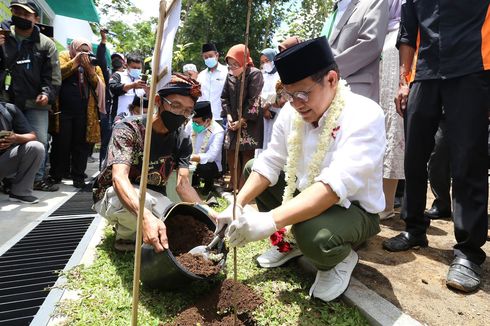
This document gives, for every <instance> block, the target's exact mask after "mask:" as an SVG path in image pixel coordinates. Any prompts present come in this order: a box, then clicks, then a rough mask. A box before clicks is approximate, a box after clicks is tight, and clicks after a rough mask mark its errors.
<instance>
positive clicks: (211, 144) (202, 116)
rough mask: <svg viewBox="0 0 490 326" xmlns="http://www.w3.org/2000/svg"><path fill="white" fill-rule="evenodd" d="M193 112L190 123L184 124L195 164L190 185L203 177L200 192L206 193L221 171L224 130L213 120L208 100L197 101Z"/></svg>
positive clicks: (197, 182) (197, 183)
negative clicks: (202, 186) (189, 137)
mask: <svg viewBox="0 0 490 326" xmlns="http://www.w3.org/2000/svg"><path fill="white" fill-rule="evenodd" d="M194 112H195V113H194V116H193V117H192V123H191V122H189V123H188V124H187V126H186V131H187V132H188V133H189V134H190V135H191V140H192V148H193V150H192V155H191V162H192V163H194V164H196V165H197V166H196V170H195V172H194V175H193V177H192V186H194V187H197V186H198V185H199V183H200V181H201V179H203V180H204V188H203V189H202V193H203V194H204V195H206V194H208V193H209V192H210V191H211V189H212V188H213V183H214V178H216V177H217V176H218V175H219V173H220V172H221V171H222V166H221V149H222V147H223V139H224V136H225V131H224V129H223V127H221V125H220V124H219V123H218V122H216V121H214V120H213V114H212V112H211V103H210V102H209V101H200V102H197V103H196V106H195V107H194Z"/></svg>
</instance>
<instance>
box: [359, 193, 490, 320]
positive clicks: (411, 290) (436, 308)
mask: <svg viewBox="0 0 490 326" xmlns="http://www.w3.org/2000/svg"><path fill="white" fill-rule="evenodd" d="M428 203H432V201H431V200H428ZM403 230H404V223H403V221H402V220H400V218H399V215H397V216H396V218H394V219H392V220H388V221H383V222H382V227H381V232H380V233H379V234H378V235H377V236H375V237H373V238H372V239H370V240H369V241H368V242H367V245H366V246H365V247H363V248H361V249H360V250H359V251H358V253H359V257H360V258H361V261H360V264H359V265H358V266H357V267H356V269H355V270H354V276H355V277H356V278H357V279H359V280H360V281H361V282H362V283H364V284H365V285H366V286H368V287H369V288H371V289H372V290H374V291H376V292H377V293H378V294H379V295H381V296H382V297H384V298H385V299H387V300H388V301H390V302H391V303H393V304H394V305H395V306H397V307H398V308H400V309H401V310H402V311H404V312H406V313H408V314H409V315H411V316H412V317H414V318H415V319H417V320H418V321H420V322H422V323H424V324H429V325H488V323H489V320H490V311H489V310H488V303H489V302H490V282H489V281H488V275H490V262H489V260H488V259H487V260H486V261H485V263H484V264H483V265H482V268H483V282H482V286H481V288H480V290H478V291H477V292H475V293H473V294H463V293H461V292H456V291H452V290H450V289H448V288H447V287H446V284H445V280H446V275H447V271H448V268H449V264H450V263H451V261H452V260H453V257H454V256H453V245H454V244H455V237H454V226H453V222H452V221H450V220H437V221H432V223H431V226H430V228H429V229H428V235H427V236H428V239H429V247H427V248H421V249H419V250H409V251H405V252H397V253H392V252H388V251H385V250H383V249H382V242H383V241H384V240H385V239H387V238H391V237H393V236H395V235H397V234H398V233H399V232H400V231H403ZM482 249H483V250H484V251H485V252H486V253H487V256H490V243H489V242H487V243H486V244H485V245H484V246H483V248H482Z"/></svg>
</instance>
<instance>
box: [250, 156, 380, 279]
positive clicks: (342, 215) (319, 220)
mask: <svg viewBox="0 0 490 326" xmlns="http://www.w3.org/2000/svg"><path fill="white" fill-rule="evenodd" d="M252 165H253V160H251V161H249V162H248V163H247V164H246V165H245V168H244V177H245V178H248V176H249V175H250V173H251V172H252ZM285 187H286V182H285V180H284V173H283V172H281V175H280V177H279V181H278V182H277V184H275V185H274V186H272V187H269V188H267V189H266V190H265V191H264V192H263V193H262V194H260V195H259V196H258V197H257V198H256V199H255V202H256V203H257V207H258V208H259V211H261V212H268V211H270V210H272V209H274V208H276V207H278V206H280V205H281V202H282V195H283V193H284V188H285ZM291 230H292V232H293V234H294V237H295V238H296V243H297V246H298V248H299V249H300V250H301V252H302V253H303V255H304V256H305V257H306V258H307V259H308V260H310V262H311V263H312V264H313V265H314V266H315V267H316V268H317V269H319V270H328V269H331V268H333V267H334V266H335V265H337V264H338V263H340V262H341V261H342V260H344V259H345V258H346V257H347V255H349V253H350V251H351V250H352V248H357V247H358V246H359V245H360V244H361V243H363V242H364V241H366V240H367V239H369V238H370V237H372V236H374V235H375V234H377V233H378V232H379V231H380V228H379V215H378V214H371V213H368V212H366V211H365V210H364V209H362V208H361V207H360V206H359V205H358V204H357V203H352V204H351V206H350V207H349V208H347V209H346V208H344V207H340V206H338V205H334V206H332V207H330V208H329V209H327V210H326V211H325V212H323V213H322V214H320V215H318V216H316V217H313V218H311V219H309V220H307V221H304V222H301V223H298V224H294V225H293V226H292V228H291Z"/></svg>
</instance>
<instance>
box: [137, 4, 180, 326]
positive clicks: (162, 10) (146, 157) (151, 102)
mask: <svg viewBox="0 0 490 326" xmlns="http://www.w3.org/2000/svg"><path fill="white" fill-rule="evenodd" d="M174 4H175V0H173V1H172V3H171V5H170V7H169V8H168V10H167V2H166V1H165V0H160V7H159V15H158V26H157V37H156V40H155V56H154V58H153V63H152V64H153V66H152V67H153V68H152V78H151V84H150V94H149V98H148V110H147V114H146V117H147V118H146V130H145V145H144V150H143V162H142V170H141V180H140V198H139V208H138V216H137V222H136V223H137V226H136V243H135V250H134V273H133V301H132V314H131V325H132V326H136V325H138V303H139V290H140V267H141V242H142V219H143V212H144V209H145V201H146V185H147V179H148V164H149V161H150V146H151V131H152V125H153V109H154V106H155V94H156V86H157V82H158V75H159V72H158V70H159V63H160V57H161V47H160V45H161V44H162V40H163V28H164V24H165V20H166V19H167V16H168V12H170V10H171V9H172V7H173V5H174Z"/></svg>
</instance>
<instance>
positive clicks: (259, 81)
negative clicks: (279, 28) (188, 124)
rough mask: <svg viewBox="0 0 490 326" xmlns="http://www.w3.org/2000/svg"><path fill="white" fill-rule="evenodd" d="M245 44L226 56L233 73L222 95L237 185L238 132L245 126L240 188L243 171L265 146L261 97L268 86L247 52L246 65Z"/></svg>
mask: <svg viewBox="0 0 490 326" xmlns="http://www.w3.org/2000/svg"><path fill="white" fill-rule="evenodd" d="M244 51H245V45H243V44H237V45H234V46H232V47H231V48H230V50H229V51H228V53H227V54H226V63H227V64H228V69H229V74H228V76H227V78H226V82H225V85H224V87H223V93H222V94H221V103H222V106H223V111H224V112H223V113H226V117H227V131H226V136H225V149H226V152H227V153H226V155H227V160H228V166H229V168H230V171H232V173H231V180H230V184H231V185H233V183H234V173H233V169H234V166H235V148H236V139H237V131H238V129H239V128H240V127H241V138H240V147H239V155H238V162H237V167H238V171H237V178H238V181H239V184H238V189H240V187H241V186H242V185H243V180H242V170H243V167H244V166H245V164H246V163H247V162H248V161H249V160H251V159H252V158H253V157H254V152H255V149H256V148H261V147H262V140H263V129H264V128H263V119H262V118H263V117H262V114H261V113H260V111H259V96H260V92H261V91H262V86H263V85H264V80H263V77H262V73H261V72H260V70H259V69H257V68H255V67H254V65H253V62H252V58H251V57H250V51H249V50H248V49H247V61H246V62H244V59H245V58H244ZM242 78H245V89H244V92H243V101H242V118H241V119H240V120H239V119H238V110H239V106H240V83H241V79H242Z"/></svg>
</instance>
